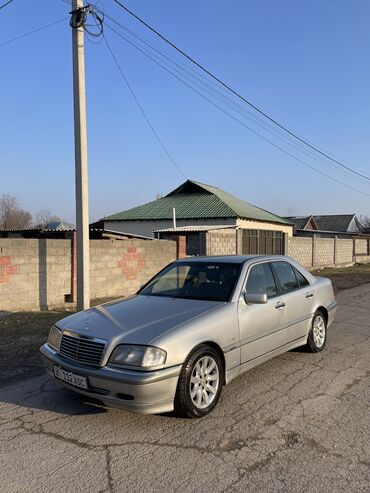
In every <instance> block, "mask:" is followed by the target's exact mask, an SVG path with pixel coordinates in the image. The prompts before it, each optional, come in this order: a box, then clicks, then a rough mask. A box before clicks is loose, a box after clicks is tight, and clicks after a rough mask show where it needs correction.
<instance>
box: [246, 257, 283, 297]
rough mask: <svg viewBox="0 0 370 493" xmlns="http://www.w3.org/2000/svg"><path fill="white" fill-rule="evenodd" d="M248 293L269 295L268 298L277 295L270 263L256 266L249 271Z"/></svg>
mask: <svg viewBox="0 0 370 493" xmlns="http://www.w3.org/2000/svg"><path fill="white" fill-rule="evenodd" d="M245 289H246V291H247V293H252V294H265V293H266V294H267V297H268V298H271V297H272V296H275V295H276V294H277V288H276V283H275V279H274V276H273V275H272V271H271V268H270V266H269V264H268V263H264V264H258V265H254V266H253V267H252V268H251V270H250V271H249V275H248V280H247V284H246V287H245Z"/></svg>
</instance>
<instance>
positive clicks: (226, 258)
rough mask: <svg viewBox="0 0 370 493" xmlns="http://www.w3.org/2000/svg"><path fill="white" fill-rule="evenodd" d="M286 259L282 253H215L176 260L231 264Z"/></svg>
mask: <svg viewBox="0 0 370 493" xmlns="http://www.w3.org/2000/svg"><path fill="white" fill-rule="evenodd" d="M263 259H266V260H279V259H280V260H282V259H284V260H288V257H285V256H283V255H217V256H203V257H185V258H182V259H179V260H177V262H225V263H232V264H244V263H245V262H248V261H250V260H263Z"/></svg>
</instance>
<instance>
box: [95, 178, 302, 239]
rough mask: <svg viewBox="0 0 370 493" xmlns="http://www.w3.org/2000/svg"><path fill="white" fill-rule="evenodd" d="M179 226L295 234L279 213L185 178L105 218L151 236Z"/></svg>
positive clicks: (117, 227)
mask: <svg viewBox="0 0 370 493" xmlns="http://www.w3.org/2000/svg"><path fill="white" fill-rule="evenodd" d="M173 209H175V212H176V226H177V227H184V226H212V225H213V226H235V227H240V228H251V229H265V230H272V231H282V232H284V233H287V234H288V235H292V232H293V224H292V223H291V222H290V221H288V220H286V219H284V218H282V217H280V216H277V215H276V214H273V213H271V212H268V211H266V210H264V209H260V208H259V207H256V206H254V205H252V204H249V203H248V202H244V201H243V200H240V199H238V198H236V197H234V196H233V195H231V194H229V193H227V192H224V191H223V190H221V189H220V188H217V187H213V186H210V185H204V184H202V183H197V182H195V181H190V180H188V181H186V182H185V183H183V184H182V185H180V186H179V187H178V188H176V189H175V190H173V191H172V192H170V193H169V194H168V195H166V196H165V197H162V198H160V199H158V200H154V201H153V202H149V203H147V204H144V205H139V206H138V207H134V208H133V209H129V210H127V211H123V212H118V213H117V214H112V215H110V216H107V217H105V218H103V219H102V221H104V228H105V229H110V230H113V231H125V232H132V233H136V234H140V235H144V236H152V235H153V231H158V230H163V229H167V228H172V227H173V226H174V224H173Z"/></svg>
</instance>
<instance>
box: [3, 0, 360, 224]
mask: <svg viewBox="0 0 370 493" xmlns="http://www.w3.org/2000/svg"><path fill="white" fill-rule="evenodd" d="M125 3H126V5H127V6H128V7H129V8H131V9H132V10H134V11H135V12H136V13H137V14H138V15H140V16H142V17H143V18H144V19H146V20H147V21H148V22H149V23H151V24H152V25H153V26H155V27H156V28H157V29H158V30H159V31H161V32H162V33H163V34H164V35H166V36H167V37H169V38H170V39H171V40H173V41H174V42H175V43H176V44H177V45H178V46H179V47H181V48H183V49H184V50H185V51H187V52H189V53H190V54H191V55H192V56H194V57H195V58H196V59H197V60H199V61H200V62H201V63H203V64H204V65H205V66H207V67H208V68H209V69H210V70H212V71H213V72H214V73H215V74H217V75H218V76H219V77H220V78H222V79H223V80H225V81H226V82H227V83H228V84H230V85H231V86H232V87H233V88H235V89H236V90H238V91H239V92H241V93H242V94H243V95H244V96H246V97H247V98H248V99H249V100H250V101H252V102H253V103H254V104H256V105H257V106H259V107H260V108H261V109H263V110H264V111H266V112H267V113H269V114H270V115H272V116H273V117H274V118H275V119H277V120H279V121H280V122H281V123H283V124H284V125H286V126H287V127H289V128H290V129H293V130H294V131H296V132H297V133H298V134H299V135H300V136H303V137H305V138H306V139H308V140H309V141H310V142H313V143H315V144H316V145H317V146H319V147H320V148H322V149H325V150H327V151H329V152H331V153H332V154H334V155H335V156H337V157H340V159H341V160H342V161H345V162H347V163H350V164H351V166H353V167H354V168H356V169H357V170H358V171H360V172H363V173H364V174H367V175H370V166H369V162H370V148H369V145H368V142H369V135H370V116H369V115H370V64H369V63H368V59H369V44H370V31H369V28H368V19H369V18H370V3H369V2H367V1H365V0H355V1H351V2H348V1H347V0H310V1H309V2H297V1H296V0H290V1H288V0H281V1H279V2H277V1H276V0H258V1H257V0H254V1H251V0H233V1H228V2H226V1H225V0H223V1H221V0H202V1H201V2H200V1H195V0H188V1H186V2H178V1H176V2H174V1H173V0H172V1H170V0H161V1H157V0H145V1H144V0H143V1H140V2H138V1H136V2H134V1H133V0H126V2H125ZM99 6H103V7H104V9H105V11H106V12H107V13H108V14H109V15H110V16H112V17H114V18H115V19H116V20H118V21H119V22H121V23H122V24H124V25H125V26H127V27H129V28H130V29H133V30H135V32H137V33H139V34H140V35H143V36H145V37H146V38H147V39H148V40H150V41H151V42H152V43H153V44H155V45H156V46H157V47H158V48H160V49H161V50H163V51H165V53H167V54H168V55H171V56H173V57H174V58H175V57H176V54H175V53H174V52H173V51H171V50H170V49H169V48H168V47H165V46H164V45H163V44H162V43H161V42H160V40H158V39H157V38H155V37H154V36H152V35H151V34H150V33H149V32H147V31H146V30H145V29H144V28H143V27H142V26H140V25H139V24H138V23H137V22H136V21H135V20H134V19H132V18H130V17H129V16H128V15H127V14H126V13H125V12H123V11H122V10H121V9H120V8H119V7H117V6H116V5H115V4H114V2H113V0H103V1H101V2H100V3H99ZM69 10H70V9H69V6H68V5H66V4H65V3H64V2H62V1H61V0H33V1H32V2H25V1H24V0H14V2H13V3H12V4H10V5H9V6H8V7H6V8H4V9H3V10H1V11H0V33H1V34H0V44H1V42H3V41H7V40H8V39H10V38H13V37H15V36H17V35H19V34H23V33H25V32H27V31H31V30H33V29H36V28H38V27H40V26H43V25H45V24H48V23H51V22H54V21H57V20H59V19H62V18H63V17H68V12H69ZM70 31H71V29H70V27H69V24H68V20H67V19H66V20H65V21H64V22H62V23H60V24H58V25H56V26H54V27H52V28H50V29H47V30H45V31H42V32H39V33H37V34H34V35H33V36H30V37H28V38H25V39H22V40H19V41H17V42H14V43H11V44H8V45H6V46H0V60H1V62H0V63H1V67H2V70H1V76H0V92H1V95H2V98H1V99H2V102H1V120H0V130H1V153H0V163H1V169H2V179H1V181H0V194H1V193H10V194H14V195H16V196H17V197H18V199H19V202H20V203H21V205H22V206H23V207H24V208H26V209H28V210H30V211H31V212H32V213H35V212H36V211H37V210H39V209H49V210H50V211H51V212H52V213H53V214H58V215H59V216H61V217H63V218H64V219H66V220H68V221H71V222H75V221H74V147H73V145H74V144H73V105H72V60H71V32H70ZM106 36H107V39H108V41H109V43H110V45H111V47H112V50H113V51H114V53H115V55H116V57H117V58H118V60H119V62H120V63H121V64H122V68H123V70H124V72H125V74H126V76H127V77H128V79H129V81H130V83H131V84H132V86H133V88H134V90H135V92H136V94H137V97H138V98H139V99H140V101H141V103H142V105H143V107H144V109H145V111H146V113H147V114H148V116H149V117H150V119H151V121H152V123H153V125H154V127H155V128H156V130H157V132H158V134H159V135H160V137H161V139H162V140H163V142H164V143H165V144H166V146H167V148H168V150H169V151H170V153H171V154H172V156H173V157H174V158H175V160H176V162H177V163H178V165H179V166H180V167H181V168H182V169H183V171H184V173H185V174H186V176H187V177H189V178H190V179H194V180H198V181H201V182H204V183H209V184H212V185H216V186H219V187H221V188H223V189H225V190H227V191H228V192H230V193H233V194H234V195H237V196H239V197H240V198H242V199H244V200H247V201H249V202H251V203H253V204H256V205H258V206H260V207H263V208H265V209H268V210H271V211H273V212H275V213H278V214H282V215H288V214H289V215H291V214H308V213H317V214H319V213H321V214H324V213H351V212H356V213H358V214H368V215H370V197H369V196H365V195H361V194H359V193H357V192H354V191H351V190H348V189H346V188H344V187H342V186H341V185H339V184H336V183H333V182H331V181H328V180H327V179H326V178H324V177H322V176H320V175H318V174H316V173H315V172H313V171H311V170H310V169H307V168H306V167H304V166H302V165H300V164H299V163H297V162H296V161H295V160H294V159H292V158H290V157H288V156H287V155H285V154H283V153H281V152H280V151H279V150H277V149H275V148H273V147H271V146H270V145H269V144H268V143H266V142H264V141H263V140H261V139H259V138H258V137H257V136H255V135H253V134H252V133H250V132H249V131H248V130H247V129H245V128H243V127H241V126H240V125H238V124H237V123H236V122H235V121H233V120H232V119H230V118H229V117H228V116H226V115H225V114H223V113H221V112H220V111H219V110H217V109H216V108H215V107H213V106H211V105H210V104H209V103H208V102H206V101H204V100H203V99H201V98H199V97H198V96H197V95H196V94H195V93H193V92H192V91H191V90H189V89H188V88H187V87H185V86H183V85H182V84H181V83H180V82H179V81H177V80H175V79H174V78H172V77H171V76H169V75H168V74H167V73H166V72H164V71H163V70H162V69H161V68H159V67H158V66H156V65H154V64H153V63H152V62H151V61H150V60H148V59H147V58H145V57H143V56H142V55H141V54H140V53H139V52H137V51H136V50H135V49H133V48H132V47H131V46H129V45H128V44H126V42H125V41H124V40H122V39H121V38H118V37H116V35H115V34H114V33H112V32H111V31H109V29H107V28H106ZM176 60H178V61H182V60H181V58H178V57H176ZM86 79H87V113H88V146H89V180H90V218H91V220H96V219H98V218H100V217H102V216H104V215H106V214H110V213H113V212H117V211H120V210H124V209H127V208H129V207H133V206H135V205H139V204H141V203H144V202H148V201H150V200H153V199H154V198H155V196H156V194H157V193H163V194H165V193H168V192H169V191H171V190H172V189H173V188H175V187H176V186H178V185H179V184H180V183H181V182H182V181H184V178H183V177H182V176H181V175H180V174H179V172H178V171H177V170H176V169H175V168H174V166H173V165H172V164H171V163H170V162H169V160H168V158H167V157H166V155H165V154H164V152H163V150H162V149H161V147H160V146H159V145H158V142H157V141H156V140H155V138H154V136H153V134H152V133H151V131H150V129H149V128H148V126H147V124H146V123H145V121H144V119H143V117H142V115H141V113H140V112H139V110H138V108H137V106H136V104H135V103H134V101H133V99H132V96H131V95H130V93H129V92H128V90H127V87H126V86H125V85H124V83H123V81H122V79H121V77H120V75H119V73H118V71H117V67H116V66H115V65H114V62H113V60H112V59H111V57H110V55H109V53H108V51H107V47H106V46H105V44H104V43H101V44H93V43H92V42H89V41H88V40H87V41H86ZM247 123H248V122H247ZM264 135H266V136H267V137H269V135H268V134H264ZM284 147H286V146H285V145H284ZM307 162H310V163H311V164H313V165H315V166H317V167H319V168H320V169H322V170H323V171H325V172H327V173H329V174H330V175H332V176H334V177H336V178H337V179H340V180H343V181H345V182H347V183H348V184H350V185H351V186H354V187H356V188H359V189H361V190H363V191H365V192H367V193H369V194H370V182H368V184H366V183H365V182H362V183H356V182H355V181H352V180H350V179H349V178H348V177H346V176H341V175H338V174H334V173H333V172H332V171H331V169H330V168H324V167H322V164H320V163H318V162H315V161H309V160H308V161H307Z"/></svg>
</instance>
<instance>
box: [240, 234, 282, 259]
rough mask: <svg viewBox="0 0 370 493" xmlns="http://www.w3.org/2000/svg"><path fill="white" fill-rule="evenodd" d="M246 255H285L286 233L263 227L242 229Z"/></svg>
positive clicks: (243, 246) (243, 251)
mask: <svg viewBox="0 0 370 493" xmlns="http://www.w3.org/2000/svg"><path fill="white" fill-rule="evenodd" d="M242 253H243V254H244V255H284V233H283V232H282V231H270V230H263V229H242Z"/></svg>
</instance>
